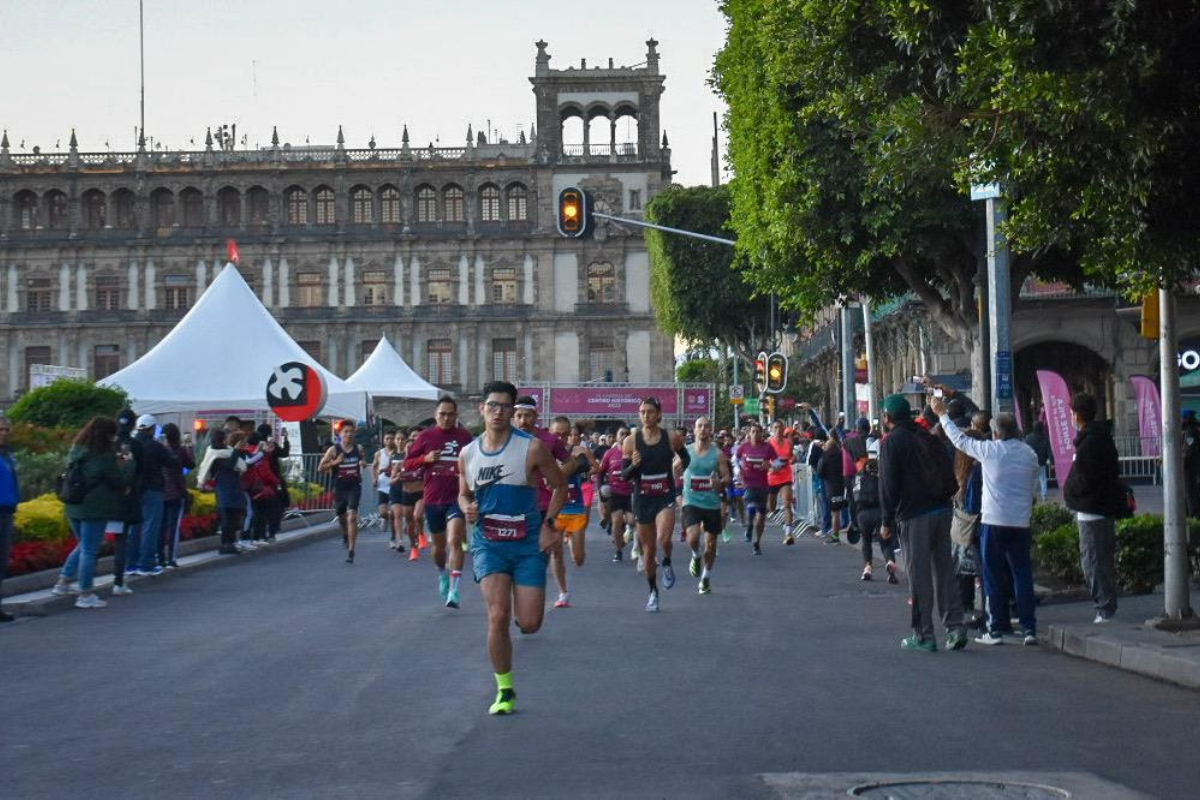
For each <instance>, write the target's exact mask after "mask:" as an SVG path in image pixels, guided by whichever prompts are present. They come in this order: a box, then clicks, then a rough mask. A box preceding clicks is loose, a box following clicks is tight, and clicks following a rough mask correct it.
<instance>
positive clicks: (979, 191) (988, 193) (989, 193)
mask: <svg viewBox="0 0 1200 800" xmlns="http://www.w3.org/2000/svg"><path fill="white" fill-rule="evenodd" d="M998 197H1000V184H998V183H975V184H972V185H971V199H972V200H995V199H997V198H998Z"/></svg>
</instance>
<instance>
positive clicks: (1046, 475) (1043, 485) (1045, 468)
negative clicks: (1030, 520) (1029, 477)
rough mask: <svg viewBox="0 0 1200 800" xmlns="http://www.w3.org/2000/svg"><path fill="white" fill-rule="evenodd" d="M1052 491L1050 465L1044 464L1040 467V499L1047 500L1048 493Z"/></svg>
mask: <svg viewBox="0 0 1200 800" xmlns="http://www.w3.org/2000/svg"><path fill="white" fill-rule="evenodd" d="M1048 491H1050V465H1049V464H1042V465H1041V466H1040V467H1038V498H1039V499H1041V500H1043V501H1044V500H1045V499H1046V492H1048Z"/></svg>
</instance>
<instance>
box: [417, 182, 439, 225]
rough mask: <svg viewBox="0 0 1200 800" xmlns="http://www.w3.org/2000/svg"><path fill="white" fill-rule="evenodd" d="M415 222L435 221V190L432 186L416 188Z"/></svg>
mask: <svg viewBox="0 0 1200 800" xmlns="http://www.w3.org/2000/svg"><path fill="white" fill-rule="evenodd" d="M417 222H437V192H435V191H434V190H433V187H432V186H421V187H419V188H418V189H417Z"/></svg>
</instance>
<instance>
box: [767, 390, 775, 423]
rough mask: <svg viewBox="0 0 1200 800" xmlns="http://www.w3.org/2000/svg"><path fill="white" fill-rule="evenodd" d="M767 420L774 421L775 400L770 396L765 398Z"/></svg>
mask: <svg viewBox="0 0 1200 800" xmlns="http://www.w3.org/2000/svg"><path fill="white" fill-rule="evenodd" d="M767 419H769V420H773V419H775V398H774V397H772V396H770V395H768V396H767Z"/></svg>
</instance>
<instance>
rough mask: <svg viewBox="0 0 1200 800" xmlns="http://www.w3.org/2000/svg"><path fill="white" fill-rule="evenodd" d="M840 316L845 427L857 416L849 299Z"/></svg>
mask: <svg viewBox="0 0 1200 800" xmlns="http://www.w3.org/2000/svg"><path fill="white" fill-rule="evenodd" d="M840 313H841V317H842V320H841V321H842V410H843V411H844V412H845V414H846V427H847V428H851V427H853V425H854V420H855V419H856V418H857V417H858V414H857V413H856V412H857V409H858V398H857V397H855V394H854V318H853V317H851V316H850V314H851V311H850V301H849V300H846V301H844V302H843V304H842V308H841V311H840Z"/></svg>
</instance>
